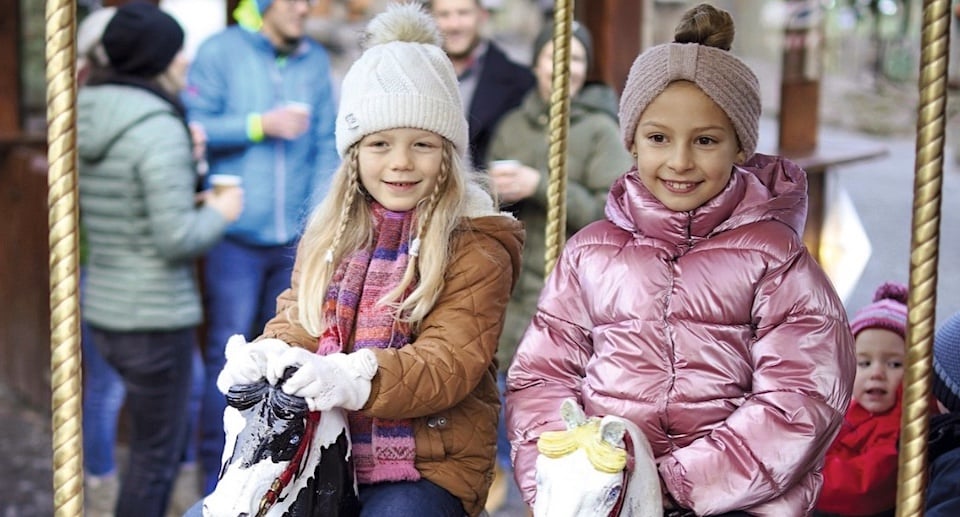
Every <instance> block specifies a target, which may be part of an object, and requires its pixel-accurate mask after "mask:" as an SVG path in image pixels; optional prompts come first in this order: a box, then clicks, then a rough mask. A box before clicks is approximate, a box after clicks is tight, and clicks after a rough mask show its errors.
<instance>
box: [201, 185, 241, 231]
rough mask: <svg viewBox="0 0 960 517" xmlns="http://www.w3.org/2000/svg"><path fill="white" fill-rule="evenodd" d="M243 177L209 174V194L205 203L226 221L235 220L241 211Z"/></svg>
mask: <svg viewBox="0 0 960 517" xmlns="http://www.w3.org/2000/svg"><path fill="white" fill-rule="evenodd" d="M242 185H243V178H241V177H240V176H234V175H231V174H212V175H210V187H211V191H212V192H211V195H209V196H207V204H208V205H210V206H211V207H213V208H214V209H215V210H217V211H218V212H220V214H221V215H223V217H224V218H226V219H227V220H228V221H230V222H233V221H236V220H237V218H238V217H240V213H241V212H243V188H242Z"/></svg>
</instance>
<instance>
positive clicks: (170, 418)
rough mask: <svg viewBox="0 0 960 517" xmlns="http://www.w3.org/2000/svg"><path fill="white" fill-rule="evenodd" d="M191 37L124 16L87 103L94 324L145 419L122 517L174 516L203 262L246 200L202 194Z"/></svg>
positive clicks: (137, 429)
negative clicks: (190, 96) (190, 108)
mask: <svg viewBox="0 0 960 517" xmlns="http://www.w3.org/2000/svg"><path fill="white" fill-rule="evenodd" d="M183 39H184V33H183V29H182V28H181V27H180V26H179V25H178V24H177V22H176V20H174V19H173V18H172V17H171V16H169V15H167V14H166V13H163V12H162V11H160V10H159V9H158V8H157V7H156V6H154V5H153V4H149V3H144V2H135V3H130V4H126V5H124V6H122V7H120V8H119V9H118V10H117V12H116V14H115V15H114V17H113V18H112V19H111V20H110V22H109V23H108V24H107V27H106V29H105V31H104V34H103V37H102V44H103V48H104V50H105V51H106V54H107V57H108V58H109V63H110V66H108V67H107V68H105V69H104V70H99V71H98V73H96V74H94V75H91V77H90V78H89V79H88V82H87V85H86V86H85V87H84V88H83V89H81V91H80V93H79V95H78V103H77V112H78V115H77V128H78V149H79V155H80V160H79V166H80V209H81V211H82V213H83V217H82V223H83V225H84V229H85V231H86V235H87V238H88V243H89V259H88V270H87V275H88V276H87V284H86V291H85V296H84V300H83V305H82V314H83V319H84V320H85V322H86V323H88V324H89V326H90V328H91V331H92V334H93V341H94V342H95V344H96V346H97V347H98V349H99V351H100V352H101V353H102V355H103V357H104V358H105V359H106V360H107V362H108V363H110V365H111V366H112V367H113V368H115V369H116V370H117V372H119V374H120V375H121V377H122V378H123V383H124V386H125V388H126V392H127V408H128V412H129V415H130V418H131V431H130V440H129V444H130V456H129V460H128V464H127V466H126V468H125V469H123V470H124V472H125V474H124V475H123V479H122V480H121V488H120V495H119V498H118V501H117V505H116V515H117V516H120V517H125V516H134V515H136V516H146V517H161V516H163V515H164V514H165V512H166V507H167V504H168V499H169V495H170V491H171V487H172V484H173V480H174V477H175V475H176V472H177V468H178V466H179V460H180V457H181V453H182V451H183V447H184V444H185V440H186V433H187V431H186V430H187V401H188V392H189V389H190V386H191V359H192V354H193V351H194V348H195V347H196V346H197V341H196V331H197V327H198V325H199V324H200V322H201V316H202V310H201V302H200V293H199V289H198V286H197V280H196V271H195V266H196V264H195V262H194V260H193V259H194V258H195V257H197V256H198V255H199V254H201V253H203V252H204V251H206V250H207V249H208V248H209V247H210V246H212V245H213V244H215V243H216V242H217V241H218V240H220V238H221V237H222V236H223V233H224V231H225V230H226V228H227V225H228V224H229V223H230V222H231V221H233V220H236V219H237V217H238V216H239V215H240V212H241V211H242V209H243V192H242V190H241V189H239V188H236V189H232V190H228V191H226V192H224V193H221V194H213V193H209V192H204V193H201V194H200V195H199V196H197V195H196V193H195V185H196V173H195V168H194V167H195V166H194V162H193V155H192V149H191V140H190V133H189V130H188V128H187V124H186V121H185V118H184V110H183V107H182V106H181V105H180V103H179V101H178V100H177V92H178V91H179V90H180V88H181V87H182V85H183V83H184V80H185V69H186V63H185V60H184V58H183V57H182V55H181V53H180V51H181V48H182V46H183ZM198 201H199V202H198Z"/></svg>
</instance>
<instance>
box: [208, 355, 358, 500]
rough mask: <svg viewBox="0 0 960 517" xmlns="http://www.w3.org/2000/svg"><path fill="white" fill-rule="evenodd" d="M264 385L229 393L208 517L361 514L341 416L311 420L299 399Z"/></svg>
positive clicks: (336, 413)
mask: <svg viewBox="0 0 960 517" xmlns="http://www.w3.org/2000/svg"><path fill="white" fill-rule="evenodd" d="M295 370H296V369H295V368H289V369H288V371H287V372H286V374H285V375H284V377H283V378H282V379H280V380H278V382H277V385H275V386H274V385H271V384H269V383H268V382H267V380H266V379H265V378H262V379H260V380H259V381H257V382H254V383H250V384H240V385H235V386H233V387H231V388H230V390H229V392H228V393H227V404H228V405H227V409H226V410H225V411H224V415H223V422H224V431H225V434H226V441H225V445H224V448H225V450H224V453H223V466H222V467H221V470H220V478H219V480H218V481H217V487H216V489H215V490H214V491H213V493H212V494H210V495H209V496H207V497H206V498H205V499H204V501H203V515H204V517H252V516H257V517H309V516H313V515H324V516H331V517H332V516H355V515H357V514H359V508H360V505H359V501H358V500H357V486H356V480H355V477H354V473H353V463H352V462H351V461H350V433H349V431H348V427H347V425H348V424H347V418H346V414H345V413H344V411H343V410H340V409H334V410H331V411H325V412H323V413H310V412H309V411H308V408H307V403H306V401H305V400H304V399H303V398H301V397H293V396H291V395H287V394H286V393H284V392H283V390H281V389H280V385H282V384H283V382H284V381H286V379H287V378H289V376H290V375H291V374H292V373H293V371H295Z"/></svg>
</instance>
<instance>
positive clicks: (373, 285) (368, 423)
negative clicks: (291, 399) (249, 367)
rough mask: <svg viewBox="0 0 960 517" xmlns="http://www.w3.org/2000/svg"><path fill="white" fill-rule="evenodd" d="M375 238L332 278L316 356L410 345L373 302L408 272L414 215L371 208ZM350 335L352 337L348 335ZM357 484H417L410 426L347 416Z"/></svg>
mask: <svg viewBox="0 0 960 517" xmlns="http://www.w3.org/2000/svg"><path fill="white" fill-rule="evenodd" d="M371 206H372V208H373V215H374V219H375V221H376V224H375V227H376V229H377V230H376V231H377V235H376V238H375V242H374V245H373V249H372V253H371V249H370V248H367V249H363V250H358V251H355V252H353V253H351V254H350V255H348V256H347V257H346V258H345V259H344V260H343V261H342V262H341V263H340V264H339V265H338V266H337V269H336V271H335V272H334V275H333V278H332V280H331V282H330V287H329V289H328V290H327V295H326V299H325V301H324V309H323V311H324V317H325V318H326V321H328V322H331V323H330V324H329V325H328V327H327V330H326V331H324V333H323V335H322V336H321V337H320V343H319V348H318V350H317V353H319V354H323V355H326V354H330V353H334V352H339V351H341V350H344V349H345V346H344V345H345V344H347V343H350V342H351V338H352V340H353V349H354V350H359V349H361V348H400V347H402V346H404V345H406V344H408V343H409V342H410V339H411V336H410V326H409V325H407V324H404V323H400V322H397V321H396V320H395V319H394V312H393V310H391V308H390V307H386V306H378V305H377V300H379V299H380V298H382V297H383V295H385V294H386V293H388V292H390V290H392V289H393V288H394V287H395V286H396V285H397V284H399V283H400V280H401V279H402V278H403V272H404V270H405V269H406V267H407V261H408V258H409V257H408V248H409V244H410V230H411V228H412V227H413V226H412V225H413V221H414V211H412V210H411V211H408V212H391V211H389V210H387V209H385V208H383V207H382V206H381V205H380V204H379V203H376V202H372V204H371ZM351 334H352V335H351ZM348 419H349V421H350V437H351V439H352V442H353V449H352V455H353V460H354V466H355V468H356V473H357V482H359V483H364V484H369V483H378V482H382V481H416V480H418V479H420V472H419V471H417V469H416V467H415V466H414V459H415V458H416V442H415V440H414V436H413V425H412V423H411V422H410V420H387V419H381V418H370V417H368V416H366V415H364V414H363V413H361V412H360V411H351V412H349V414H348Z"/></svg>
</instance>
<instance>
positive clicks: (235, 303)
mask: <svg viewBox="0 0 960 517" xmlns="http://www.w3.org/2000/svg"><path fill="white" fill-rule="evenodd" d="M295 254H296V245H295V244H290V245H283V246H271V247H260V246H249V245H245V244H242V243H239V242H236V241H233V240H230V239H229V238H227V239H223V240H221V241H220V242H219V243H218V244H217V245H216V246H214V247H213V249H211V250H210V252H209V253H208V254H207V257H206V261H205V266H204V285H205V293H204V294H205V296H206V301H205V303H206V308H207V343H206V347H205V348H204V355H203V363H204V389H203V401H202V404H201V409H200V450H199V457H200V464H201V467H202V469H203V477H204V493H205V494H209V493H211V492H213V489H214V488H215V487H216V486H217V476H218V475H219V473H220V462H221V457H222V456H223V439H224V436H223V410H224V409H225V408H226V405H227V402H226V399H225V398H224V396H223V394H222V393H220V390H218V389H217V376H218V375H219V374H220V371H221V370H223V365H224V363H225V362H226V359H225V357H224V348H225V346H226V344H227V339H229V338H230V336H232V335H234V334H243V335H244V336H245V337H246V338H247V340H250V339H252V338H254V337H256V336H259V335H260V333H261V331H262V330H263V326H264V324H266V322H267V320H269V319H270V318H272V317H273V316H274V314H276V307H277V296H279V295H280V293H281V292H283V290H284V289H286V288H287V287H289V286H290V276H291V275H292V274H293V261H294V257H295Z"/></svg>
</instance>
